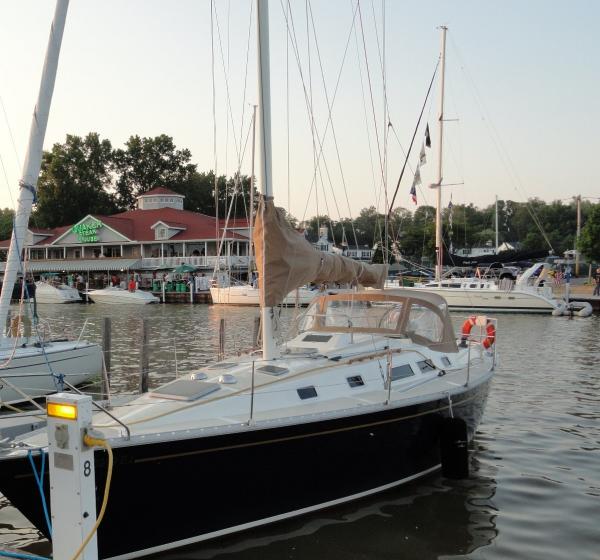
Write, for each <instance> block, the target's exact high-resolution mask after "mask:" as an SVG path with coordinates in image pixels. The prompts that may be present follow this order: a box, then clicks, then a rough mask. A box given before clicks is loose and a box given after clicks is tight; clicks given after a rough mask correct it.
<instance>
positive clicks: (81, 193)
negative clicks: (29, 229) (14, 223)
mask: <svg viewBox="0 0 600 560" xmlns="http://www.w3.org/2000/svg"><path fill="white" fill-rule="evenodd" d="M111 164H112V146H111V143H110V141H109V140H100V137H99V135H98V134H97V133H95V132H90V133H89V134H88V135H87V136H86V137H85V138H82V137H81V136H75V135H71V134H67V138H66V141H65V143H64V144H54V146H53V147H52V150H51V151H50V152H44V155H43V158H42V168H41V173H40V178H39V180H38V192H37V204H36V207H35V210H34V213H33V216H32V222H33V223H34V224H35V225H36V226H38V227H47V228H52V227H56V226H61V225H65V224H70V223H74V222H76V221H78V220H80V219H81V218H82V217H83V216H85V215H86V214H111V213H114V212H115V211H116V210H117V206H116V203H115V198H114V196H113V195H112V194H111V193H110V190H111V187H112V180H113V177H112V174H111Z"/></svg>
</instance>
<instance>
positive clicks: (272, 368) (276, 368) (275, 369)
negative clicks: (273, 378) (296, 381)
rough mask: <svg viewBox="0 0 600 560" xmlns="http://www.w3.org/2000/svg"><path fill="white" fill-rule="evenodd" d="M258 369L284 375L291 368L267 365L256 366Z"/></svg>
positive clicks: (270, 373)
mask: <svg viewBox="0 0 600 560" xmlns="http://www.w3.org/2000/svg"><path fill="white" fill-rule="evenodd" d="M256 371H260V372H262V373H268V374H269V375H283V374H284V373H287V372H288V371H290V370H289V369H288V368H284V367H279V366H270V365H266V366H261V367H259V368H256Z"/></svg>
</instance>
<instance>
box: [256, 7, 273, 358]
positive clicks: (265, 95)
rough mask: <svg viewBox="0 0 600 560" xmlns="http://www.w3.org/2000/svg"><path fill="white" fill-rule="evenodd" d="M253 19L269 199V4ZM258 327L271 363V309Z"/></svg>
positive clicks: (264, 186) (263, 179)
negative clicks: (255, 31) (260, 329)
mask: <svg viewBox="0 0 600 560" xmlns="http://www.w3.org/2000/svg"><path fill="white" fill-rule="evenodd" d="M256 17H257V28H258V33H257V34H256V35H257V39H258V83H259V88H258V108H259V116H260V120H259V129H258V145H259V153H260V165H259V166H258V169H259V172H260V175H259V177H260V181H259V183H260V189H261V194H262V195H263V197H264V198H265V199H270V198H272V196H273V177H272V175H271V169H272V165H271V161H272V154H271V80H270V68H269V2H268V0H257V3H256ZM262 243H263V267H262V270H261V271H260V278H261V280H260V289H261V292H262V295H263V297H262V298H261V299H262V300H263V301H264V290H265V280H266V270H265V265H264V263H265V261H266V259H265V258H264V255H265V245H266V244H265V241H264V239H263V240H262ZM260 313H261V319H262V321H261V323H262V351H263V359H264V360H271V359H273V358H275V357H276V356H277V354H278V352H277V347H276V345H275V338H274V336H273V308H271V307H261V310H260Z"/></svg>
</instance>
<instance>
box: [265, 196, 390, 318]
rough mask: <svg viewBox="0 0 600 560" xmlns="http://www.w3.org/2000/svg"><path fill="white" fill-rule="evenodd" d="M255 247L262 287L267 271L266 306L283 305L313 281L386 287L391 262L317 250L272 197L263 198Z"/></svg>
mask: <svg viewBox="0 0 600 560" xmlns="http://www.w3.org/2000/svg"><path fill="white" fill-rule="evenodd" d="M254 247H255V251H256V264H257V269H258V272H259V285H260V287H261V288H262V282H263V281H264V280H265V278H264V277H263V271H266V272H265V274H266V283H265V286H266V289H265V290H264V294H263V291H262V290H261V305H262V306H265V307H273V306H275V305H278V304H280V303H281V302H282V301H283V299H284V298H285V297H286V296H287V295H288V294H289V293H290V292H291V291H292V290H295V289H296V288H298V287H300V286H303V285H305V284H308V283H309V282H316V283H321V282H339V283H350V282H356V283H358V284H360V285H362V286H366V287H374V288H383V285H384V282H385V279H386V276H387V265H383V264H364V263H361V262H358V261H354V260H352V259H349V258H347V257H342V256H340V255H332V254H329V253H323V252H321V251H317V250H316V249H315V248H314V247H313V246H312V245H311V244H310V243H309V242H308V241H307V240H306V239H305V238H304V236H302V235H300V234H298V232H297V231H295V230H294V229H293V228H292V227H291V226H290V225H289V223H288V222H287V220H286V219H285V212H284V211H283V210H282V209H281V208H275V204H274V202H273V200H272V199H266V200H265V199H261V202H260V204H259V207H258V212H257V214H256V226H255V229H254ZM265 254H266V261H265V260H264V259H265ZM263 298H264V300H263Z"/></svg>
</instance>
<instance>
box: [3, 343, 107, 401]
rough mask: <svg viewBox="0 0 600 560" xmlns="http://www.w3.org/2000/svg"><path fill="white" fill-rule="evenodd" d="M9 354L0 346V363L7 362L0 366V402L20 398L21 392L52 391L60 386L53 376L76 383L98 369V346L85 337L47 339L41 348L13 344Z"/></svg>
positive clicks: (22, 398)
mask: <svg viewBox="0 0 600 560" xmlns="http://www.w3.org/2000/svg"><path fill="white" fill-rule="evenodd" d="M9 343H10V339H9ZM44 354H45V355H44ZM11 355H12V347H9V348H7V347H4V348H2V350H0V360H1V363H2V364H3V365H4V364H5V363H6V362H8V363H6V367H3V368H1V369H0V386H1V388H0V403H10V402H13V403H14V402H19V401H23V400H25V397H24V396H23V394H22V393H25V394H26V395H27V396H29V397H32V398H34V397H41V396H43V395H47V394H49V393H54V392H56V391H57V390H60V383H59V379H58V378H57V377H56V376H61V375H62V376H64V380H65V381H67V382H68V383H70V384H71V385H80V384H82V383H85V382H87V381H90V380H92V379H93V378H96V377H98V376H99V375H100V374H101V372H102V350H101V348H100V346H99V345H98V344H91V343H89V342H86V341H81V342H76V341H61V342H48V343H46V345H45V347H44V348H43V349H42V348H40V347H38V346H36V345H33V344H32V345H27V346H25V347H22V346H17V348H16V350H15V354H14V356H12V359H10V358H11ZM9 359H10V360H9ZM51 372H52V373H54V374H55V375H52V373H51ZM13 387H16V388H17V389H18V390H16V389H15V388H13ZM20 391H21V392H22V393H21V392H20Z"/></svg>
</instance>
